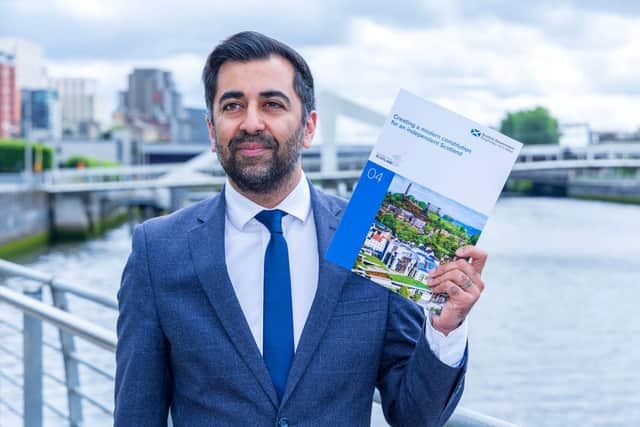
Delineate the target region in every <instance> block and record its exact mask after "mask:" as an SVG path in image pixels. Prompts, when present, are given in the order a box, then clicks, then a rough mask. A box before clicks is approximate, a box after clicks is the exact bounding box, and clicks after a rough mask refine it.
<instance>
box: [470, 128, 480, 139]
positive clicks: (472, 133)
mask: <svg viewBox="0 0 640 427" xmlns="http://www.w3.org/2000/svg"><path fill="white" fill-rule="evenodd" d="M471 135H473V136H477V137H479V136H480V135H482V132H480V131H479V130H478V129H475V128H474V129H471Z"/></svg>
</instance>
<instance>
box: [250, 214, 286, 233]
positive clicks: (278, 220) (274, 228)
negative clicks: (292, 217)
mask: <svg viewBox="0 0 640 427" xmlns="http://www.w3.org/2000/svg"><path fill="white" fill-rule="evenodd" d="M286 214H287V213H286V212H283V211H281V210H280V209H275V210H272V211H260V213H258V215H256V219H257V220H258V221H260V222H261V223H262V224H263V225H264V226H265V227H267V229H269V232H270V233H272V234H273V233H282V217H283V216H285V215H286Z"/></svg>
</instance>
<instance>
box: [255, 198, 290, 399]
mask: <svg viewBox="0 0 640 427" xmlns="http://www.w3.org/2000/svg"><path fill="white" fill-rule="evenodd" d="M285 215H286V212H283V211H281V210H271V211H262V212H260V213H259V214H258V215H256V219H257V220H258V221H260V222H261V223H262V224H263V225H264V226H265V227H267V229H269V232H270V233H271V240H269V245H268V246H267V250H266V251H265V254H264V317H263V322H264V323H263V340H262V344H263V349H262V357H263V358H264V363H265V365H266V366H267V370H268V371H269V374H270V375H271V380H272V381H273V385H274V386H275V388H276V391H277V392H278V397H280V398H282V394H283V393H284V387H285V385H286V383H287V377H288V376H289V368H290V367H291V361H292V360H293V314H292V310H291V275H290V273H289V249H288V248H287V241H286V240H285V239H284V236H283V235H282V217H283V216H285Z"/></svg>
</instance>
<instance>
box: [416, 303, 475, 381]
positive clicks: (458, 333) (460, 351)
mask: <svg viewBox="0 0 640 427" xmlns="http://www.w3.org/2000/svg"><path fill="white" fill-rule="evenodd" d="M425 311H426V310H425ZM426 315H427V326H426V327H425V328H424V329H425V331H424V332H425V335H426V336H427V342H429V348H431V351H432V352H433V354H435V355H436V356H437V357H438V359H440V361H441V362H442V363H444V364H445V365H448V366H451V367H452V368H457V367H459V366H460V364H461V362H462V358H463V357H464V349H465V348H466V346H467V319H466V318H465V319H464V321H463V322H462V324H461V325H460V326H458V327H457V328H456V329H454V330H453V331H451V332H449V335H445V334H443V333H442V332H440V331H437V330H436V329H435V328H434V327H433V326H432V325H431V312H430V311H426Z"/></svg>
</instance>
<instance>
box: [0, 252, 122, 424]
mask: <svg viewBox="0 0 640 427" xmlns="http://www.w3.org/2000/svg"><path fill="white" fill-rule="evenodd" d="M0 272H2V273H4V274H6V275H9V276H11V277H19V278H22V279H27V280H29V281H30V283H35V286H23V291H22V293H20V292H17V291H15V290H12V289H10V288H8V287H6V286H0V303H4V304H6V305H8V306H11V307H13V308H14V309H16V310H18V312H20V313H21V314H22V322H21V323H22V325H20V322H19V321H16V320H17V319H11V320H9V319H5V318H2V319H0V327H2V328H3V329H4V330H6V331H10V332H11V333H13V334H17V335H19V336H21V337H22V352H21V353H20V352H19V351H18V348H13V349H12V348H9V347H8V346H7V345H4V342H6V341H7V340H6V339H5V340H3V341H2V343H0V351H3V352H4V354H5V355H6V356H7V357H8V359H10V360H12V361H13V363H14V364H20V362H22V378H15V377H13V376H10V375H7V374H5V373H4V372H2V371H0V380H2V381H6V382H7V383H8V384H9V385H10V386H11V387H13V388H14V389H18V390H20V389H21V390H22V408H18V407H16V406H15V405H16V404H15V403H14V402H13V401H8V400H7V399H4V398H3V397H2V396H0V407H4V408H6V409H7V410H8V411H9V412H11V413H12V414H13V415H15V416H17V417H18V418H22V419H23V424H24V426H25V427H42V425H43V421H44V419H43V410H44V409H47V410H49V411H51V412H53V413H54V414H56V415H57V416H58V417H60V418H61V419H64V420H65V421H66V422H67V423H68V425H69V426H74V427H75V426H82V425H83V403H86V405H90V406H91V407H93V408H94V409H95V410H96V411H97V412H98V413H102V414H104V416H107V417H111V416H112V413H113V408H112V404H111V402H109V403H107V402H102V401H100V399H99V398H97V397H95V396H91V395H89V394H88V393H87V392H86V390H84V389H83V388H82V387H81V384H80V368H81V367H82V368H84V369H88V370H90V371H91V372H92V373H93V374H95V375H97V376H98V377H100V378H102V379H103V381H105V384H112V383H113V381H114V375H113V373H112V372H108V370H105V369H104V368H103V367H100V366H97V365H96V364H95V363H92V362H91V361H89V360H88V359H87V358H85V357H82V356H81V355H80V354H79V352H78V351H77V350H76V338H79V339H81V340H82V341H86V342H89V343H92V344H94V345H95V346H97V347H99V348H101V349H103V350H106V351H108V352H109V353H113V352H114V351H115V348H116V335H115V333H114V332H113V331H110V330H108V329H105V328H102V327H100V326H97V325H95V324H93V323H91V322H89V321H87V320H85V319H82V318H80V317H78V316H75V315H73V314H71V313H70V312H69V303H68V300H67V295H68V294H71V295H74V296H76V297H79V298H81V299H82V300H84V301H91V302H93V303H96V304H98V305H100V306H103V307H106V308H107V309H109V310H115V309H117V303H116V302H115V301H114V300H113V299H112V298H109V297H106V296H104V295H100V294H98V293H95V292H92V291H89V290H86V289H83V288H81V287H79V286H77V285H74V284H72V283H68V282H65V281H63V280H59V279H56V278H55V276H53V275H48V274H44V273H41V272H39V271H36V270H33V269H29V268H26V267H23V266H20V265H18V264H13V263H10V262H7V261H5V260H0ZM43 285H44V286H45V287H47V288H48V289H49V291H50V293H51V302H52V305H49V304H45V303H44V302H43V301H42V300H43ZM43 323H45V324H48V325H52V326H53V327H54V328H55V329H56V330H57V332H58V342H57V343H55V342H52V341H51V340H50V339H47V338H46V337H45V336H44V334H43ZM14 347H17V346H14ZM45 349H47V350H48V351H53V352H54V353H56V354H58V355H60V357H61V361H62V364H63V372H64V377H63V378H61V377H60V375H59V374H57V375H56V374H54V373H52V372H48V371H47V370H45V369H44V365H45V363H44V361H45V360H44V350H45ZM44 380H47V382H48V383H49V382H50V383H52V384H55V385H57V386H58V387H62V389H64V391H65V393H64V394H66V401H67V402H66V403H67V405H66V406H67V408H66V409H63V408H61V407H60V405H56V404H55V403H54V402H51V401H48V400H46V399H45V397H44V393H43V390H44Z"/></svg>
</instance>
